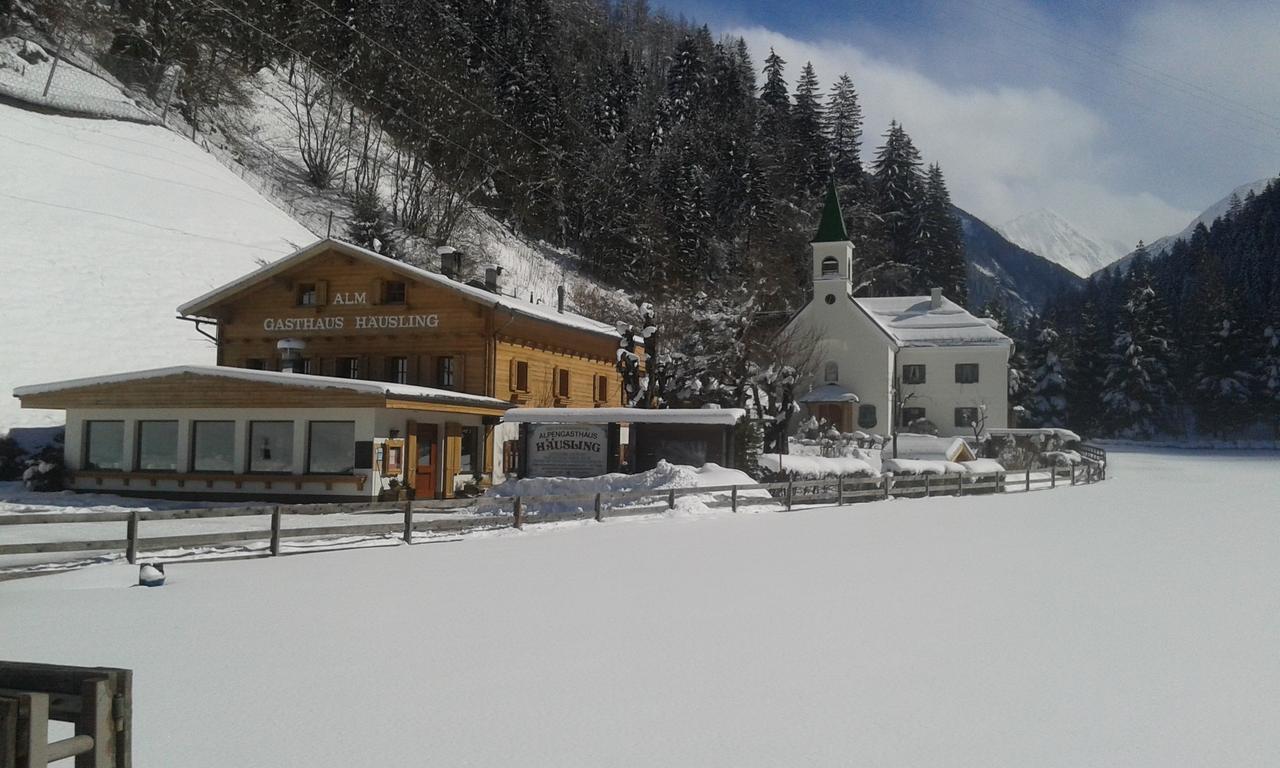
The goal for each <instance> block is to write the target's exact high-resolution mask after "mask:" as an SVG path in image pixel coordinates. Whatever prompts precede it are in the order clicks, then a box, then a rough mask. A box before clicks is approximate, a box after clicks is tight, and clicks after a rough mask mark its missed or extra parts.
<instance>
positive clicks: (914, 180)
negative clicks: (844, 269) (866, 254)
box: [872, 120, 925, 296]
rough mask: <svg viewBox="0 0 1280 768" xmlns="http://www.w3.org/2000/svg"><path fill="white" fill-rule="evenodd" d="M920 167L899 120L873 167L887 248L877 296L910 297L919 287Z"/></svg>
mask: <svg viewBox="0 0 1280 768" xmlns="http://www.w3.org/2000/svg"><path fill="white" fill-rule="evenodd" d="M920 166H921V160H920V152H919V151H918V150H917V149H916V147H915V145H914V144H913V143H912V142H911V137H910V136H908V135H907V132H906V131H905V130H903V128H902V126H901V125H899V124H898V122H897V121H896V120H895V121H893V122H891V123H890V124H889V129H888V131H886V132H885V135H884V144H883V145H881V147H880V148H879V149H878V150H877V151H876V160H875V165H874V167H873V170H874V181H873V184H872V186H873V189H874V191H875V197H876V203H875V205H876V213H877V214H878V215H879V217H880V222H881V231H882V234H883V238H884V240H885V241H886V244H887V246H888V252H887V253H886V259H885V261H884V262H882V263H881V264H879V265H876V266H877V273H878V274H877V275H876V277H875V279H874V282H873V291H874V293H875V294H876V295H880V296H904V295H911V294H912V293H913V292H914V291H913V289H914V288H915V287H916V286H917V285H918V284H919V281H920V272H921V265H920V263H919V260H918V257H919V254H918V253H916V252H915V247H916V242H917V241H916V233H917V231H918V229H919V224H920V217H921V209H922V207H923V203H924V189H925V182H924V177H923V176H922V175H921V172H920Z"/></svg>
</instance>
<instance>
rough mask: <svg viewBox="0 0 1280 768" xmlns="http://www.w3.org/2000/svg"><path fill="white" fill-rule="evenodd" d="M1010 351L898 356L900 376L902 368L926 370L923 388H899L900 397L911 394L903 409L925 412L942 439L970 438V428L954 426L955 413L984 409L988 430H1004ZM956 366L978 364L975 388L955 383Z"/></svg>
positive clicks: (914, 351) (924, 351)
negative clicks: (984, 407)
mask: <svg viewBox="0 0 1280 768" xmlns="http://www.w3.org/2000/svg"><path fill="white" fill-rule="evenodd" d="M1008 362H1009V348H1008V347H1006V346H999V347H979V346H970V347H925V348H912V347H908V348H906V349H903V350H902V351H901V352H899V353H898V366H899V371H898V373H899V375H901V372H902V371H901V367H902V366H905V365H917V364H923V365H924V366H925V383H924V384H906V383H905V382H904V383H903V385H902V392H903V395H904V396H906V395H909V394H914V395H915V396H914V397H912V398H911V400H910V401H908V402H907V403H906V404H905V406H906V407H913V408H924V409H925V418H927V419H929V420H930V421H932V422H933V423H934V424H935V425H937V427H938V433H939V434H941V435H948V436H950V435H959V436H966V435H972V434H973V430H972V429H970V428H969V427H967V426H965V427H957V426H955V409H956V408H962V407H977V406H982V405H985V406H986V407H987V426H988V427H989V428H1003V427H1006V426H1007V425H1008V421H1009V383H1008ZM957 363H977V364H978V382H977V383H976V384H958V383H956V374H955V366H956V364H957Z"/></svg>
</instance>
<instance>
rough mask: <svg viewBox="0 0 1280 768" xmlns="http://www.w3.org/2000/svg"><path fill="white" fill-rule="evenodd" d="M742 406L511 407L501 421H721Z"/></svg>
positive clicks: (732, 419) (733, 417) (738, 414)
mask: <svg viewBox="0 0 1280 768" xmlns="http://www.w3.org/2000/svg"><path fill="white" fill-rule="evenodd" d="M746 415H747V412H746V411H744V410H742V409H741V408H512V409H511V410H509V411H507V412H506V413H504V414H503V415H502V420H503V421H505V422H508V423H512V424H522V423H523V424H613V423H615V422H618V423H624V424H722V425H727V426H732V425H734V424H737V423H738V419H741V418H742V417H743V416H746Z"/></svg>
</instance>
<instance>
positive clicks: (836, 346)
mask: <svg viewBox="0 0 1280 768" xmlns="http://www.w3.org/2000/svg"><path fill="white" fill-rule="evenodd" d="M842 288H843V283H842V282H838V281H825V280H824V281H818V282H816V283H815V284H814V300H813V301H811V302H809V305H808V306H806V307H805V308H804V309H803V310H802V311H801V312H800V314H799V315H798V316H797V317H796V319H795V320H794V321H793V324H796V325H797V326H799V327H800V328H808V329H810V331H811V332H813V333H814V334H815V335H816V337H817V349H816V355H815V368H814V371H813V372H812V376H811V377H809V378H808V379H806V380H803V381H802V382H801V384H800V387H799V388H798V389H797V390H796V392H797V396H799V395H800V394H803V393H804V392H805V391H807V390H808V389H809V386H810V385H811V384H812V385H815V386H820V385H822V384H825V383H826V382H825V380H824V379H823V373H824V369H825V367H826V364H827V363H828V362H835V363H836V365H837V366H839V369H840V370H839V373H840V380H839V383H840V385H841V386H844V387H846V388H848V389H850V390H853V392H855V393H856V394H857V395H858V398H859V401H860V402H859V405H861V404H870V405H874V406H875V407H876V425H875V426H874V427H865V428H864V427H858V426H857V407H856V406H855V408H854V425H855V428H856V429H862V430H863V431H868V432H876V433H879V434H882V435H887V434H889V432H890V410H891V409H890V395H889V391H890V389H891V388H892V385H893V373H892V372H893V349H892V347H891V346H890V344H889V340H888V339H887V338H886V337H885V335H884V334H883V333H882V332H881V331H880V330H879V328H877V327H876V326H875V325H873V324H872V322H871V321H870V320H869V319H867V318H866V316H865V315H863V314H862V312H861V311H860V310H859V309H858V308H857V307H856V306H854V304H853V302H852V301H851V300H850V299H849V298H848V296H847V295H844V294H842V292H841V289H842ZM827 294H831V295H834V296H835V297H836V301H835V303H834V304H827V303H826V296H827Z"/></svg>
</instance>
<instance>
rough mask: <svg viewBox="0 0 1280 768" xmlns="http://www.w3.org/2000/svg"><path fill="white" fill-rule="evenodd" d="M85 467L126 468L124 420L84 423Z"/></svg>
mask: <svg viewBox="0 0 1280 768" xmlns="http://www.w3.org/2000/svg"><path fill="white" fill-rule="evenodd" d="M84 444H85V445H84V468H85V469H116V470H119V469H124V422H123V421H86V422H85V423H84Z"/></svg>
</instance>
